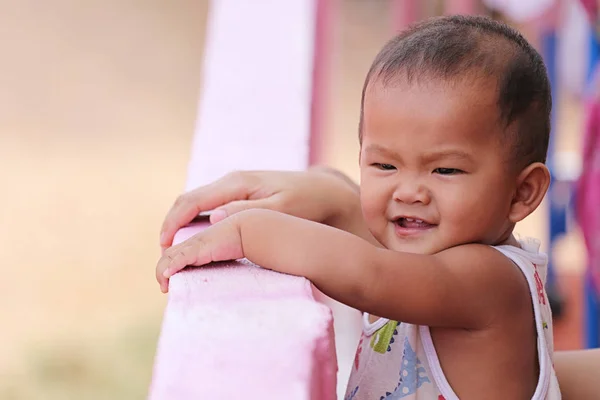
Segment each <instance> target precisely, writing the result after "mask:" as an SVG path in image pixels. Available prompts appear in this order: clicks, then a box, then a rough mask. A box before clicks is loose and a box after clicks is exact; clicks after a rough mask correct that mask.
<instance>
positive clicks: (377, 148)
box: [365, 144, 401, 159]
mask: <svg viewBox="0 0 600 400" xmlns="http://www.w3.org/2000/svg"><path fill="white" fill-rule="evenodd" d="M365 152H366V153H379V154H383V155H386V156H390V157H393V158H398V159H399V158H401V157H400V154H398V153H396V152H395V151H393V150H390V149H388V148H385V147H383V146H381V145H378V144H370V145H368V146H367V147H366V148H365Z"/></svg>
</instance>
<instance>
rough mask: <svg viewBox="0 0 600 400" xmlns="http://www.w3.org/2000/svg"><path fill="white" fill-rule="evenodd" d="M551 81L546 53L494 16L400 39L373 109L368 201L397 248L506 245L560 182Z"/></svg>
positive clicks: (369, 107) (368, 93) (368, 131)
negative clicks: (552, 144) (551, 165)
mask: <svg viewBox="0 0 600 400" xmlns="http://www.w3.org/2000/svg"><path fill="white" fill-rule="evenodd" d="M550 109H551V97H550V85H549V82H548V77H547V74H546V69H545V67H544V64H543V61H542V59H541V57H540V56H539V54H538V53H537V52H536V51H535V50H534V49H533V48H532V47H531V46H530V45H529V44H528V43H527V41H526V40H525V39H524V38H523V37H522V36H521V35H520V34H519V33H518V32H516V31H515V30H513V29H511V28H509V27H508V26H506V25H504V24H501V23H498V22H495V21H492V20H490V19H487V18H484V17H466V16H452V17H443V18H436V19H431V20H428V21H425V22H424V23H421V24H419V25H416V26H415V27H413V28H411V29H409V30H407V31H405V32H403V33H401V34H400V35H399V36H397V37H396V38H394V39H392V40H391V41H390V42H389V43H388V44H387V45H386V46H385V47H384V48H383V50H382V51H381V52H380V53H379V55H378V56H377V57H376V59H375V61H374V62H373V65H372V66H371V69H370V71H369V73H368V75H367V78H366V81H365V85H364V88H363V98H362V102H361V122H360V127H359V129H360V133H359V135H360V142H361V155H360V165H361V202H362V207H363V214H364V216H365V218H366V220H367V223H368V225H369V228H370V230H371V232H372V233H373V234H374V235H375V237H376V238H377V239H378V240H379V241H380V242H381V243H382V244H384V245H385V246H386V247H388V248H390V249H394V250H403V251H410V252H415V253H429V254H430V253H435V252H438V251H441V250H444V249H446V248H449V247H453V246H456V245H460V244H466V243H484V244H500V243H503V242H505V241H506V240H508V239H509V238H511V235H512V230H513V228H514V225H515V223H516V222H518V221H520V220H522V219H523V218H525V217H526V216H527V215H529V214H530V213H531V212H533V210H535V208H537V206H538V205H539V204H540V202H541V200H542V198H543V196H544V194H545V192H546V190H547V187H548V184H549V173H548V170H547V169H546V167H545V166H544V164H543V163H544V162H545V159H546V152H547V148H548V140H549V133H550Z"/></svg>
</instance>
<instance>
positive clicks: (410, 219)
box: [404, 218, 423, 224]
mask: <svg viewBox="0 0 600 400" xmlns="http://www.w3.org/2000/svg"><path fill="white" fill-rule="evenodd" d="M404 220H405V221H406V222H417V223H419V224H422V223H423V220H422V219H415V218H404Z"/></svg>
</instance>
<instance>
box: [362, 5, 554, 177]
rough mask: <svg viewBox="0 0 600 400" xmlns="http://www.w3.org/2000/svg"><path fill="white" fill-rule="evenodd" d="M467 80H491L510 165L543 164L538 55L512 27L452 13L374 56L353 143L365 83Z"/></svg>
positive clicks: (542, 76)
mask: <svg viewBox="0 0 600 400" xmlns="http://www.w3.org/2000/svg"><path fill="white" fill-rule="evenodd" d="M468 76H471V77H472V76H478V77H492V78H494V79H496V80H497V87H498V100H497V104H498V110H499V116H500V120H501V122H503V123H504V124H505V128H508V127H509V126H511V128H512V127H514V128H515V129H510V130H509V129H505V131H506V132H507V135H508V136H509V137H507V138H506V139H507V140H509V141H510V143H511V146H512V148H511V150H512V151H511V155H512V160H511V163H516V164H518V165H519V166H520V167H523V166H526V165H528V164H531V163H533V162H546V153H547V151H548V142H549V139H550V112H551V109H552V97H551V91H550V82H549V80H548V74H547V72H546V67H545V65H544V62H543V59H542V57H541V56H540V54H539V53H538V52H537V51H536V50H535V49H534V48H533V47H532V46H531V45H530V44H529V43H528V42H527V40H525V38H524V37H523V36H522V35H521V34H520V33H519V32H518V31H517V30H515V29H513V28H511V27H509V26H508V25H506V24H504V23H501V22H498V21H494V20H492V19H490V18H488V17H484V16H463V15H453V16H446V17H436V18H430V19H428V20H425V21H423V22H421V23H418V24H416V25H413V26H411V27H409V28H408V29H407V30H405V31H403V32H401V33H400V34H399V35H398V36H396V37H394V38H393V39H392V40H390V41H389V42H388V43H387V44H386V45H385V46H384V48H383V49H382V50H381V51H380V52H379V54H378V55H377V57H376V58H375V61H373V64H372V65H371V68H370V70H369V72H368V74H367V77H366V79H365V83H364V86H363V91H362V98H361V109H360V124H359V140H360V142H361V144H362V134H363V133H362V130H363V126H362V125H363V113H364V102H365V93H366V91H367V88H368V86H369V83H370V82H371V81H374V80H377V82H378V83H382V84H384V85H387V84H390V83H391V82H392V81H393V80H398V79H404V80H405V81H407V82H408V83H411V82H413V81H415V80H418V79H422V78H428V79H441V80H445V81H450V80H455V79H457V78H458V79H462V78H466V77H468Z"/></svg>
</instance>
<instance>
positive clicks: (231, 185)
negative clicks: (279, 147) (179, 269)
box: [160, 173, 251, 249]
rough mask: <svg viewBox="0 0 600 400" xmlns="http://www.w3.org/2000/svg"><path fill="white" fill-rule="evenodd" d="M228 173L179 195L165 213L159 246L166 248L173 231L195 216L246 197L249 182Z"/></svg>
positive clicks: (169, 243) (170, 242) (249, 189)
mask: <svg viewBox="0 0 600 400" xmlns="http://www.w3.org/2000/svg"><path fill="white" fill-rule="evenodd" d="M239 174H241V173H238V174H229V175H227V176H226V177H224V178H221V179H220V180H218V181H216V182H213V183H211V184H209V185H206V186H202V187H200V188H197V189H194V190H192V191H190V192H188V193H185V194H183V195H181V196H180V197H179V198H178V199H177V201H176V202H175V204H174V205H173V207H171V209H170V210H169V212H168V213H167V216H166V217H165V220H164V222H163V226H162V229H161V234H160V245H161V247H162V248H163V249H164V248H167V247H169V246H170V245H171V244H172V243H173V237H174V236H175V233H176V232H177V231H178V230H179V229H180V228H181V227H183V226H185V225H187V224H188V223H190V222H191V221H192V220H193V219H194V218H196V216H197V215H198V214H199V213H200V212H202V211H207V210H212V209H214V208H216V207H219V206H222V205H224V204H227V203H229V202H232V201H235V200H244V199H247V198H248V195H249V193H250V192H251V188H250V184H248V183H247V181H245V180H244V177H243V176H242V175H239Z"/></svg>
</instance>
